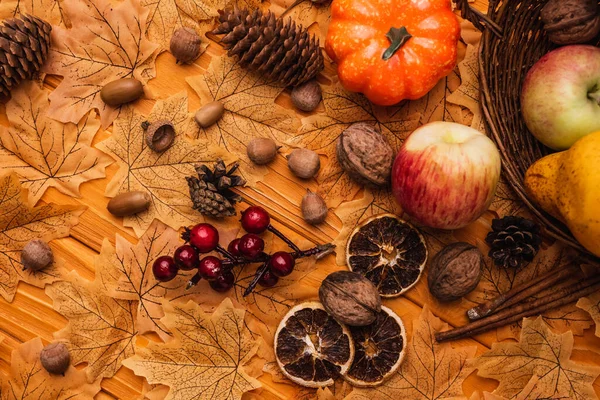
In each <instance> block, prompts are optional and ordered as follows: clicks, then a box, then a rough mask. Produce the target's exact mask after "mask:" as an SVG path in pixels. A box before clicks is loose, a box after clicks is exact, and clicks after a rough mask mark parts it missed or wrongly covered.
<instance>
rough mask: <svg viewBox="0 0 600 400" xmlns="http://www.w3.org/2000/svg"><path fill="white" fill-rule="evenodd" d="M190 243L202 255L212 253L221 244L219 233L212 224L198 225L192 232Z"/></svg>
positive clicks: (190, 233)
mask: <svg viewBox="0 0 600 400" xmlns="http://www.w3.org/2000/svg"><path fill="white" fill-rule="evenodd" d="M189 242H190V244H191V245H192V246H194V247H195V248H196V249H198V251H199V252H200V253H210V252H211V251H213V250H214V249H216V248H217V245H218V244H219V231H217V228H215V227H214V226H212V225H211V224H198V225H196V226H194V227H193V228H192V229H191V230H190V232H189Z"/></svg>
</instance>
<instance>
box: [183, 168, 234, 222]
mask: <svg viewBox="0 0 600 400" xmlns="http://www.w3.org/2000/svg"><path fill="white" fill-rule="evenodd" d="M238 167H239V164H237V163H235V164H234V165H233V166H232V167H231V168H230V169H229V170H227V166H226V165H225V163H224V162H223V161H222V160H219V161H217V163H216V165H215V168H214V169H213V170H211V169H210V168H209V167H207V166H206V165H197V166H196V172H197V173H198V177H195V176H190V177H187V178H186V179H187V182H188V186H189V189H190V197H191V199H192V203H194V209H196V210H198V211H199V212H200V213H201V214H203V215H209V216H212V217H216V218H222V217H229V216H232V215H235V203H237V202H239V201H241V199H242V198H241V196H240V195H238V194H236V193H235V192H233V191H232V190H231V188H234V187H236V186H243V185H244V184H246V181H245V180H244V179H243V178H242V177H241V176H238V175H235V172H236V171H237V169H238Z"/></svg>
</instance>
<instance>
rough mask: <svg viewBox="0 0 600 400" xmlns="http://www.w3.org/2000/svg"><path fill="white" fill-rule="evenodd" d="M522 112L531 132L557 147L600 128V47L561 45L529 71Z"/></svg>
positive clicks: (564, 145) (570, 144)
mask: <svg viewBox="0 0 600 400" xmlns="http://www.w3.org/2000/svg"><path fill="white" fill-rule="evenodd" d="M521 111H522V113H523V118H524V119H525V123H526V124H527V128H528V129H529V130H530V131H531V133H532V134H533V135H534V136H535V137H536V138H537V139H538V140H539V141H540V142H542V143H543V144H545V145H546V146H548V147H550V148H552V149H554V150H566V149H568V148H569V147H571V146H572V145H573V144H574V143H575V142H576V141H577V140H579V139H580V138H582V137H583V136H585V135H588V134H590V133H592V132H596V131H600V48H598V47H594V46H587V45H573V46H565V47H560V48H558V49H556V50H553V51H551V52H549V53H548V54H546V55H545V56H544V57H542V58H541V59H540V60H539V61H538V62H537V63H536V64H535V65H534V66H533V67H531V69H530V70H529V72H528V73H527V76H526V77H525V81H524V82H523V88H522V91H521Z"/></svg>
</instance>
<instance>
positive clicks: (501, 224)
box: [485, 216, 542, 268]
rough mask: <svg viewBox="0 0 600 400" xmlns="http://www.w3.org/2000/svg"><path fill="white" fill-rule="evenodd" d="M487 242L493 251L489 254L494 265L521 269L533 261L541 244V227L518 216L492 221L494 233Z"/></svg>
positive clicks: (492, 232)
mask: <svg viewBox="0 0 600 400" xmlns="http://www.w3.org/2000/svg"><path fill="white" fill-rule="evenodd" d="M485 241H486V242H487V244H488V245H490V247H491V249H490V252H489V253H488V256H490V257H491V258H492V259H493V260H494V263H495V264H496V265H498V266H502V267H504V268H520V267H521V265H523V262H524V261H525V262H530V261H532V260H533V258H534V257H535V255H536V254H537V252H538V250H539V249H540V244H541V243H542V237H541V236H540V226H539V225H538V224H536V223H535V222H533V221H531V220H528V219H525V218H521V217H516V216H507V217H504V218H502V219H494V220H493V221H492V231H491V232H489V233H488V234H487V236H486V238H485Z"/></svg>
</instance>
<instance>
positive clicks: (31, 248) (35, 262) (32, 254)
mask: <svg viewBox="0 0 600 400" xmlns="http://www.w3.org/2000/svg"><path fill="white" fill-rule="evenodd" d="M53 262H54V255H53V254H52V249H51V248H50V246H48V243H46V242H44V241H43V240H40V239H33V240H30V241H29V242H28V243H27V244H26V245H25V247H23V250H22V251H21V264H23V268H24V269H29V270H31V271H39V270H42V269H44V268H46V267H48V266H50V264H52V263H53Z"/></svg>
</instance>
